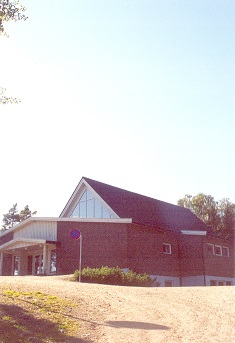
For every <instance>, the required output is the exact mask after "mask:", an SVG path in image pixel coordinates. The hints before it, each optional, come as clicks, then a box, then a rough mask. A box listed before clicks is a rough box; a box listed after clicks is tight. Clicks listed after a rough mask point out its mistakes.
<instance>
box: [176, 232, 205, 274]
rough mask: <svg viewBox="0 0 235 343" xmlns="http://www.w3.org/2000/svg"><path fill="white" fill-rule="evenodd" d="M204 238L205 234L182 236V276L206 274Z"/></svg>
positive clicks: (180, 249) (180, 245)
mask: <svg viewBox="0 0 235 343" xmlns="http://www.w3.org/2000/svg"><path fill="white" fill-rule="evenodd" d="M203 240H204V237H203V236H193V235H181V236H180V240H179V251H180V253H179V256H180V274H181V276H195V275H204V260H203Z"/></svg>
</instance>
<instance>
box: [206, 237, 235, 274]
mask: <svg viewBox="0 0 235 343" xmlns="http://www.w3.org/2000/svg"><path fill="white" fill-rule="evenodd" d="M207 243H211V244H214V246H215V245H219V246H221V247H228V248H229V257H225V256H216V255H210V253H209V252H208V246H207ZM234 244H235V241H234V239H225V238H224V239H221V238H218V237H213V236H208V237H207V238H206V240H205V242H204V245H203V249H204V256H205V271H206V275H213V276H224V277H235V265H234V261H235V255H234Z"/></svg>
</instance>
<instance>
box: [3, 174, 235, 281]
mask: <svg viewBox="0 0 235 343" xmlns="http://www.w3.org/2000/svg"><path fill="white" fill-rule="evenodd" d="M78 233H79V234H78ZM79 235H80V236H79ZM81 238H82V244H80V243H81ZM80 247H82V251H81V254H80ZM80 255H81V256H82V259H81V264H82V267H101V266H110V267H116V266H118V267H121V268H123V269H131V270H134V271H136V272H138V273H145V272H146V273H148V274H149V275H151V277H152V278H153V279H156V282H157V283H158V285H160V286H210V285H235V264H234V238H222V237H219V236H218V235H215V234H214V233H212V232H211V230H210V229H209V228H208V227H207V226H206V225H205V224H204V223H203V222H202V221H201V220H200V219H198V218H197V217H196V216H195V215H194V214H193V213H192V212H191V211H189V210H188V209H186V208H183V207H179V206H176V205H172V204H169V203H166V202H163V201H160V200H156V199H153V198H150V197H147V196H143V195H140V194H136V193H133V192H129V191H127V190H124V189H120V188H117V187H113V186H110V185H107V184H105V183H101V182H98V181H95V180H91V179H89V178H86V177H83V178H82V179H81V181H80V182H79V184H78V186H77V187H76V189H75V191H74V192H73V194H72V195H71V197H70V199H69V200H68V202H67V204H66V205H65V207H64V209H63V211H62V213H61V214H60V216H59V217H56V218H50V217H48V218H39V217H31V218H29V219H27V220H25V221H23V222H21V223H19V224H17V225H15V226H14V227H12V228H11V229H9V230H7V231H5V232H3V233H2V235H1V236H0V275H53V274H72V273H74V271H75V270H76V269H78V267H79V262H80Z"/></svg>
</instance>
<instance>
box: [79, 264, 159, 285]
mask: <svg viewBox="0 0 235 343" xmlns="http://www.w3.org/2000/svg"><path fill="white" fill-rule="evenodd" d="M74 278H75V280H79V270H75V272H74ZM81 279H82V282H90V283H99V284H106V285H125V286H141V287H143V286H145V287H146V286H151V285H152V283H153V281H152V279H151V278H150V276H149V275H147V274H143V275H141V274H137V273H135V272H133V271H132V270H130V271H128V272H127V273H125V272H124V271H123V270H122V269H121V268H119V267H116V268H110V267H107V266H106V267H101V268H89V267H87V268H84V269H83V270H82V278H81Z"/></svg>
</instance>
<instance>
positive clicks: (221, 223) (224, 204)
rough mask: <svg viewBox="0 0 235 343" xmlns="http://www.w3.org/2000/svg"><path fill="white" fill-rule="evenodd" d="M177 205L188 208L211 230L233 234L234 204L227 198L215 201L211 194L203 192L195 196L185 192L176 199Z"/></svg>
mask: <svg viewBox="0 0 235 343" xmlns="http://www.w3.org/2000/svg"><path fill="white" fill-rule="evenodd" d="M178 205H179V206H182V207H185V208H188V209H189V210H190V211H192V212H193V213H194V214H195V215H196V216H197V217H198V218H200V219H201V220H202V221H203V222H204V223H205V224H206V225H208V226H209V227H211V228H212V230H213V231H215V232H219V233H221V234H223V235H225V236H227V235H233V234H234V227H235V204H233V203H232V202H230V201H229V199H222V200H219V201H215V199H214V198H213V197H212V196H211V195H206V194H204V193H199V194H197V195H195V196H191V195H189V194H186V195H185V197H184V198H182V199H179V200H178Z"/></svg>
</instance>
